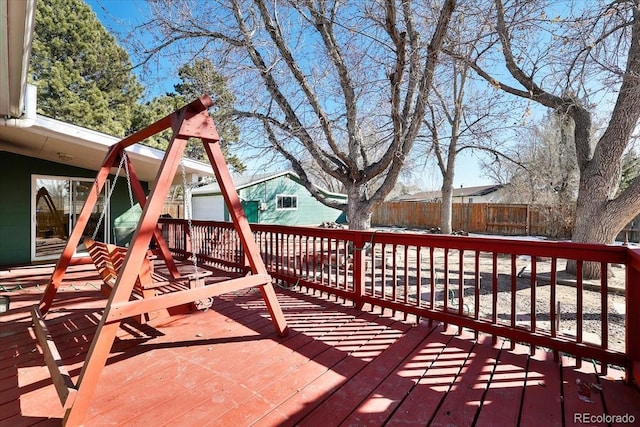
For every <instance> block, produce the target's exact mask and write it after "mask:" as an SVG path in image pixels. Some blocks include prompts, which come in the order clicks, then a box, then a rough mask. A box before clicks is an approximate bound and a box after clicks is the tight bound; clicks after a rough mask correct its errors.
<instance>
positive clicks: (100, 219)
mask: <svg viewBox="0 0 640 427" xmlns="http://www.w3.org/2000/svg"><path fill="white" fill-rule="evenodd" d="M126 157H127V153H126V152H124V151H123V152H122V156H121V157H120V164H119V165H118V170H117V171H116V175H115V176H114V178H113V184H111V187H110V188H109V193H108V194H107V199H106V200H105V201H104V205H103V206H102V212H101V213H100V218H98V223H97V224H96V228H95V229H94V230H93V235H92V236H91V238H92V239H93V240H95V239H96V236H97V235H98V230H99V229H100V226H101V225H102V221H104V217H105V215H106V214H107V206H108V204H109V203H110V202H111V195H113V190H115V188H116V182H118V177H119V176H120V171H121V170H122V165H124V164H125V159H126ZM126 172H127V181H129V167H128V166H127V167H126ZM129 191H131V188H129ZM131 200H132V201H133V198H132V199H131ZM132 203H133V202H132ZM105 236H106V233H105Z"/></svg>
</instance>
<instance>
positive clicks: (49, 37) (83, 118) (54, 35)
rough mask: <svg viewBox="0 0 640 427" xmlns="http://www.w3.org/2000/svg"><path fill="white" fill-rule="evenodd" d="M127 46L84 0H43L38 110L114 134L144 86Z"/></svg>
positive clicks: (37, 43)
mask: <svg viewBox="0 0 640 427" xmlns="http://www.w3.org/2000/svg"><path fill="white" fill-rule="evenodd" d="M131 68H132V67H131V63H130V61H129V56H128V54H127V52H126V51H125V50H124V49H123V48H121V47H120V46H119V45H118V44H117V42H116V40H115V39H114V38H113V36H111V35H110V34H109V33H108V32H107V30H106V29H105V28H104V27H103V25H102V24H101V23H100V21H99V20H98V18H97V17H96V15H95V13H93V11H92V10H91V8H90V7H89V6H88V5H87V4H86V3H84V1H82V0H41V1H39V2H38V5H37V9H36V24H35V36H34V41H33V47H32V54H31V73H30V74H31V78H32V79H33V83H34V84H36V85H37V87H38V113H40V114H43V115H46V116H49V117H52V118H55V119H58V120H63V121H66V122H69V123H73V124H77V125H80V126H84V127H87V128H90V129H94V130H97V131H100V132H105V133H108V134H111V135H114V136H124V134H125V132H126V131H127V130H129V129H130V128H131V120H132V115H133V110H134V107H135V105H136V102H137V100H138V99H139V98H140V96H141V94H142V86H141V85H140V84H139V83H138V81H137V79H136V77H135V75H134V74H133V73H132V72H131Z"/></svg>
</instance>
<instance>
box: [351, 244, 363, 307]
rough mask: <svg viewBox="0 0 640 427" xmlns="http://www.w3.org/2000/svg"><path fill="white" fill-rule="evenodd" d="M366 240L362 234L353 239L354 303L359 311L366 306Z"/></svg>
mask: <svg viewBox="0 0 640 427" xmlns="http://www.w3.org/2000/svg"><path fill="white" fill-rule="evenodd" d="M364 245H365V239H364V235H363V233H362V232H356V233H355V235H354V239H353V291H354V295H353V303H354V305H355V307H356V308H357V309H362V306H363V305H364V300H363V298H362V297H363V296H364V275H365V265H364V264H365V263H364V262H363V259H364V257H363V252H364Z"/></svg>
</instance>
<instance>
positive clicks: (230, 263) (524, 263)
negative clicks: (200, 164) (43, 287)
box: [161, 219, 640, 373]
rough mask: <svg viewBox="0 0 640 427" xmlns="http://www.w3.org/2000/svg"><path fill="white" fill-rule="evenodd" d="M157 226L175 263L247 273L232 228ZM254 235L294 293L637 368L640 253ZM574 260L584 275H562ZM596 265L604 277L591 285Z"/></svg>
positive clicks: (284, 231)
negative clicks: (191, 258)
mask: <svg viewBox="0 0 640 427" xmlns="http://www.w3.org/2000/svg"><path fill="white" fill-rule="evenodd" d="M161 227H162V229H163V233H164V235H165V238H166V239H167V241H168V243H169V246H170V247H171V249H172V250H173V251H174V253H176V254H177V255H181V256H188V255H190V254H191V253H196V254H197V255H198V260H199V261H200V262H202V263H205V264H214V265H216V266H219V267H220V266H223V267H226V268H233V269H236V270H242V269H245V268H246V267H245V263H244V258H243V252H242V248H241V247H240V244H239V241H238V239H237V235H236V233H235V230H234V229H233V226H232V225H231V224H230V223H225V222H214V221H193V222H192V224H191V226H189V225H188V223H187V222H186V221H184V220H175V219H163V220H161ZM252 230H253V232H254V236H255V239H256V241H257V243H258V246H259V248H260V250H261V253H262V256H263V260H264V262H265V265H266V267H267V270H268V271H269V273H270V274H271V275H272V277H273V278H274V279H276V280H278V281H281V282H284V283H286V284H287V285H289V286H291V285H298V286H302V287H306V288H311V289H316V290H319V291H321V292H326V293H329V294H333V295H337V296H338V297H342V298H345V299H349V300H352V301H353V302H354V303H355V305H356V306H358V307H363V306H364V305H365V304H370V305H371V306H374V307H381V308H385V309H390V310H393V311H394V312H400V313H404V314H405V315H409V314H412V315H415V316H418V317H419V318H425V319H429V320H430V321H432V320H436V321H441V322H444V323H448V324H453V325H457V326H459V327H461V328H462V327H465V328H470V329H472V330H474V331H478V332H485V333H489V334H492V335H493V336H494V337H497V336H501V337H505V338H508V339H510V340H511V341H512V342H525V343H528V344H531V345H532V351H533V350H534V349H535V347H536V346H540V347H544V348H548V349H551V350H553V351H556V352H557V351H560V352H566V353H569V354H572V355H575V356H577V357H578V358H588V359H594V360H597V361H599V362H601V366H602V371H603V372H606V367H607V365H608V364H614V365H618V366H624V367H626V368H630V367H631V366H632V365H633V364H634V363H635V364H636V365H635V366H636V372H638V369H637V367H638V363H639V362H638V361H640V314H638V313H639V311H640V287H639V286H640V285H638V281H640V251H638V250H632V249H629V248H627V247H624V246H607V245H585V244H575V243H570V242H551V241H536V240H518V239H501V238H484V237H461V236H441V235H433V234H419V233H392V232H382V231H352V230H342V229H321V228H310V227H290V226H277V225H262V224H253V225H252ZM568 263H572V264H573V265H574V267H575V271H577V273H576V274H573V275H570V274H568V273H567V272H566V271H565V270H566V265H567V264H568ZM592 263H596V264H597V265H598V266H599V267H600V269H601V271H606V272H607V273H608V274H601V275H600V276H601V278H599V279H596V280H588V279H586V278H583V276H585V275H584V274H583V271H586V270H587V268H588V267H591V265H592ZM603 313H604V314H606V315H603ZM627 372H629V373H631V370H628V371H627Z"/></svg>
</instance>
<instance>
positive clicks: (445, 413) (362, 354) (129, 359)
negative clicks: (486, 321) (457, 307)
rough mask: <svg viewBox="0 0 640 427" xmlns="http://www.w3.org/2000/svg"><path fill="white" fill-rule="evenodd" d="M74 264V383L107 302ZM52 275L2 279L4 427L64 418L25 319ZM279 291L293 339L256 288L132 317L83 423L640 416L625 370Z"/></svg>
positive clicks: (64, 314)
mask: <svg viewBox="0 0 640 427" xmlns="http://www.w3.org/2000/svg"><path fill="white" fill-rule="evenodd" d="M72 269H73V274H72V275H71V277H72V279H73V280H72V282H73V283H74V284H75V289H74V288H70V287H68V286H67V287H65V288H64V289H62V291H61V292H60V293H59V298H58V299H57V300H56V303H55V305H54V307H53V308H52V311H51V313H50V314H49V315H48V316H47V326H48V327H49V329H50V331H51V333H52V335H53V336H54V338H55V341H56V343H57V344H58V348H59V351H60V353H61V355H62V357H63V360H64V361H65V366H66V367H67V369H69V372H70V374H71V376H72V378H73V379H74V381H77V378H78V375H79V373H80V368H81V366H82V362H83V360H84V357H85V356H86V351H87V350H88V347H89V345H90V343H91V339H92V337H93V334H94V332H95V328H96V325H97V322H98V321H99V318H100V314H101V307H102V306H103V305H104V303H105V300H104V298H102V297H101V295H100V293H99V291H98V290H97V288H96V287H94V286H93V285H92V284H91V283H93V282H92V280H94V279H95V280H99V278H97V275H96V274H95V272H92V271H90V270H87V269H83V268H81V267H80V266H74V267H73V268H72ZM30 272H31V273H32V276H29V273H30ZM12 277H13V278H12ZM29 277H33V278H34V282H31V286H30V285H29V283H30V282H29ZM46 278H48V276H47V275H46V274H44V273H42V269H39V268H38V269H36V268H34V269H32V270H28V269H25V270H21V271H19V272H18V273H16V274H15V275H14V276H10V275H6V274H5V275H3V276H2V280H5V279H9V280H8V281H7V282H6V283H14V284H15V283H20V286H21V289H16V290H14V291H12V292H10V293H8V294H9V295H10V296H11V308H12V309H11V310H10V312H9V313H6V314H4V315H2V316H0V347H1V348H2V351H1V352H0V426H4V425H7V426H12V427H13V426H32V425H40V426H55V425H60V424H61V418H62V416H63V413H64V411H63V410H62V408H61V406H60V403H59V400H58V398H57V395H56V392H55V389H54V387H53V385H52V383H51V379H50V377H49V374H48V371H47V369H46V367H45V366H44V360H43V357H42V354H41V352H40V351H39V349H38V346H37V344H36V340H35V339H34V336H33V331H32V328H31V319H30V316H29V308H30V306H31V305H33V304H35V303H37V302H38V301H39V298H40V295H41V292H42V288H41V287H40V289H38V287H35V286H34V283H44V282H45V281H46ZM3 283H5V282H3ZM278 297H279V300H280V303H281V305H282V309H283V312H284V314H285V317H286V318H287V321H288V323H289V326H290V329H291V331H290V333H289V335H288V336H286V337H279V336H278V335H277V334H276V333H275V330H274V328H273V324H272V323H271V321H270V320H269V316H268V311H267V309H266V307H265V304H264V302H263V300H262V297H261V295H260V293H258V292H254V291H246V292H241V293H238V294H235V295H224V296H221V297H218V298H216V299H215V302H214V305H213V307H212V309H210V310H208V311H206V312H195V313H192V314H186V315H182V314H181V315H177V316H174V317H171V318H166V319H155V320H153V321H151V322H148V323H147V324H144V325H140V324H138V323H136V322H134V321H127V322H126V323H125V324H123V325H122V327H121V328H120V330H119V332H118V336H117V339H116V341H115V343H114V346H113V348H112V351H111V354H110V356H109V358H108V361H107V365H106V366H105V368H104V371H103V374H102V376H101V378H100V380H99V383H98V387H97V389H96V393H95V396H94V399H93V400H92V403H91V406H90V408H89V412H88V416H87V420H86V424H85V425H87V426H108V425H136V426H137V425H154V426H155V425H157V426H161V425H166V426H182V425H185V426H187V425H203V426H204V425H209V426H226V425H238V426H244V425H256V426H274V425H278V426H281V425H283V426H286V425H302V426H307V425H308V426H314V425H323V426H338V425H343V426H361V425H369V426H378V425H389V426H392V425H427V424H429V423H430V424H431V425H457V426H466V425H476V426H489V425H516V424H517V422H518V420H520V425H522V426H527V425H545V426H546V427H551V426H554V425H558V426H560V425H562V423H563V416H564V421H565V425H572V424H573V413H574V412H575V411H583V410H585V409H584V406H583V405H588V409H589V411H590V412H591V413H595V412H597V411H601V412H604V413H607V414H613V415H624V414H625V413H628V414H630V415H633V416H635V417H636V420H640V393H639V392H638V391H637V390H635V389H634V388H631V387H629V386H626V385H624V384H623V383H622V381H621V378H622V373H621V371H619V370H616V369H613V368H611V369H609V371H608V374H607V375H606V376H601V375H597V374H596V373H595V371H594V368H593V366H592V365H590V364H588V363H583V365H582V367H581V369H580V370H577V369H575V367H574V366H573V365H574V362H572V361H571V360H568V359H567V360H564V363H565V365H564V367H561V366H560V365H559V364H558V363H557V362H554V361H553V354H552V353H547V352H545V351H544V350H538V351H537V352H536V353H535V355H534V356H530V355H529V348H528V347H525V346H520V345H517V346H515V349H514V350H509V348H508V344H505V345H503V346H502V348H500V346H498V347H494V346H492V345H491V339H490V337H487V336H484V335H482V334H480V336H479V339H478V341H477V342H476V340H475V337H474V334H473V333H471V332H469V331H463V333H462V335H457V331H458V328H457V327H450V328H448V329H447V330H443V328H442V325H438V324H433V325H432V326H429V324H428V322H426V321H425V322H421V323H420V324H418V325H414V324H412V323H411V322H407V321H405V320H404V319H403V318H402V317H394V316H392V315H391V313H388V312H385V313H382V314H381V315H380V314H378V313H373V312H368V311H360V310H356V309H355V308H353V307H351V306H348V305H345V304H342V303H338V302H335V301H330V300H329V299H328V298H323V297H320V296H318V295H316V296H314V295H311V294H306V293H298V292H294V291H291V290H278ZM561 375H562V377H561ZM577 378H580V379H581V380H583V381H588V382H589V383H596V384H600V385H601V386H602V388H603V390H602V393H597V394H595V395H594V397H595V403H593V404H586V403H581V402H580V401H578V399H577V384H576V382H575V380H576V379H577ZM561 379H562V382H561Z"/></svg>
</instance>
